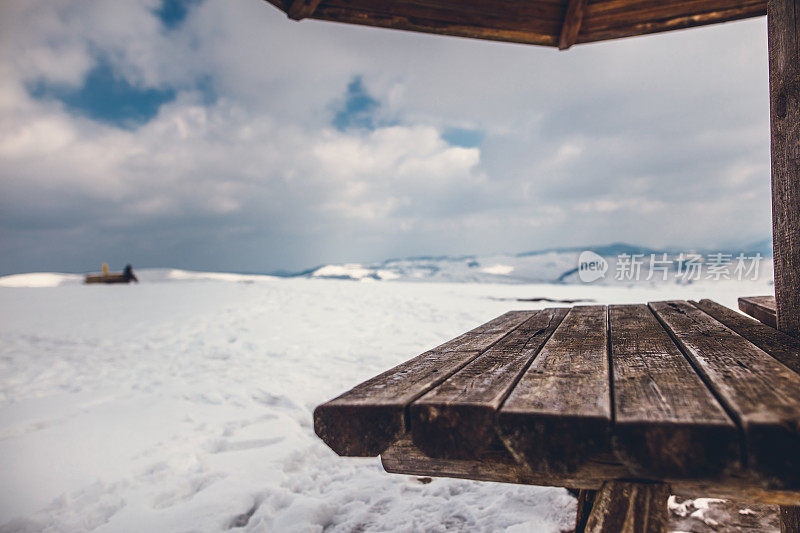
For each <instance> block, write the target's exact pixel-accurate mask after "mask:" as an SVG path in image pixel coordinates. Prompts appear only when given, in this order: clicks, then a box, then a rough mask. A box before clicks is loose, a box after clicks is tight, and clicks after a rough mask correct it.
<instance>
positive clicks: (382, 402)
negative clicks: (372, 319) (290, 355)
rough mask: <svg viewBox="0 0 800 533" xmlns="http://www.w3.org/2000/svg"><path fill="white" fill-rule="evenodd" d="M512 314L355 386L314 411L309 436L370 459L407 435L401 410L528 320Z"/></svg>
mask: <svg viewBox="0 0 800 533" xmlns="http://www.w3.org/2000/svg"><path fill="white" fill-rule="evenodd" d="M533 313H534V312H533V311H511V312H509V313H506V314H504V315H502V316H500V317H498V318H496V319H494V320H492V321H490V322H487V323H486V324H483V325H482V326H479V327H477V328H475V329H474V330H472V331H469V332H467V333H464V334H463V335H460V336H458V337H456V338H455V339H453V340H451V341H448V342H446V343H444V344H442V345H441V346H438V347H437V348H434V349H433V350H430V351H428V352H425V353H423V354H422V355H419V356H417V357H415V358H413V359H411V360H409V361H406V362H405V363H403V364H401V365H398V366H396V367H394V368H392V369H391V370H387V371H386V372H384V373H383V374H380V375H379V376H376V377H374V378H372V379H370V380H367V381H365V382H364V383H361V384H360V385H357V386H356V387H354V388H353V389H351V390H350V391H348V392H345V393H344V394H342V395H341V396H339V397H337V398H334V399H333V400H331V401H329V402H327V403H324V404H322V405H319V406H317V408H316V409H315V410H314V431H315V432H316V434H317V435H318V436H319V437H320V438H321V439H322V440H323V441H325V443H326V444H327V445H328V446H330V447H331V449H333V451H335V452H336V453H338V454H339V455H348V456H361V457H375V456H376V455H378V454H380V453H381V452H382V451H383V450H384V449H385V448H386V447H387V446H389V445H390V444H391V443H392V442H394V441H395V440H397V438H398V437H399V436H400V435H402V434H403V433H404V432H405V430H406V413H405V410H406V406H407V405H408V404H409V403H411V402H412V401H414V400H416V399H417V398H418V397H420V396H422V395H423V394H425V393H426V392H428V391H429V390H430V389H432V388H433V387H435V386H436V385H438V384H439V383H441V382H442V381H444V380H445V379H447V378H448V377H449V376H450V375H451V374H453V373H454V372H456V371H457V370H459V369H460V368H461V367H463V366H464V365H466V364H467V363H469V362H470V361H472V360H473V359H475V358H476V357H477V356H478V355H480V353H481V352H483V351H484V350H486V349H488V348H490V347H491V346H492V345H493V344H494V343H496V342H497V341H499V340H500V339H502V338H503V337H505V336H506V335H507V334H508V333H510V332H511V331H513V330H514V329H516V328H517V327H518V326H519V325H520V324H522V323H523V322H525V321H526V320H528V319H529V318H530V317H531V316H533Z"/></svg>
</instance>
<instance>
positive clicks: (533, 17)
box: [268, 0, 767, 46]
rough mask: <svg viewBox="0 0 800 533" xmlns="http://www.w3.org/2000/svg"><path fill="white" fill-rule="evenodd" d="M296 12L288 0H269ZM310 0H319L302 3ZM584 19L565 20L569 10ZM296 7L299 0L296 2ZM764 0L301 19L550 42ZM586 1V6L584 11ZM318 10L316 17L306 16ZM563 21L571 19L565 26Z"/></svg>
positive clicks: (323, 5) (710, 14) (702, 17)
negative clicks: (580, 21) (579, 21)
mask: <svg viewBox="0 0 800 533" xmlns="http://www.w3.org/2000/svg"><path fill="white" fill-rule="evenodd" d="M268 1H270V2H271V3H272V4H274V5H276V6H278V7H280V8H281V9H283V10H284V11H287V12H288V11H291V7H292V6H291V5H290V6H289V7H288V8H287V6H286V3H285V1H283V0H268ZM300 1H301V2H304V3H305V2H312V1H316V0H300ZM570 2H572V3H573V4H574V6H573V8H572V9H571V10H569V12H570V13H574V14H575V15H579V14H580V13H581V11H582V12H583V17H582V20H583V22H582V23H581V24H576V22H577V21H578V19H579V18H581V17H580V16H575V15H570V17H565V16H564V14H565V12H567V11H568V8H569V7H570ZM292 5H293V4H292ZM766 5H767V3H766V1H765V0H683V1H674V2H663V1H661V0H608V1H592V2H587V1H586V0H568V1H563V0H538V1H530V2H519V1H512V0H497V1H493V2H488V1H486V0H464V1H462V2H459V1H455V0H392V1H385V0H382V1H376V0H323V1H322V2H320V3H319V5H318V6H317V7H316V9H314V10H311V11H309V10H308V9H307V7H305V6H304V4H301V6H303V7H302V8H301V7H297V8H295V12H294V13H292V15H293V16H295V17H296V18H302V17H303V16H310V17H313V18H316V19H320V20H330V21H336V22H345V23H350V24H360V25H367V26H378V27H385V28H394V29H402V30H408V31H419V32H425V33H435V34H443V35H455V36H461V37H472V38H478V39H491V40H498V41H510V42H519V43H526V44H539V45H547V46H559V45H561V46H566V45H567V44H569V43H571V42H572V43H574V42H576V41H577V42H578V43H583V42H593V41H598V40H606V39H617V38H620V37H628V36H634V35H641V34H644V33H654V32H661V31H669V30H675V29H682V28H688V27H692V26H700V25H705V24H713V23H718V22H726V21H729V20H738V19H741V18H747V17H753V16H761V15H764V14H765V13H766ZM581 6H584V9H583V10H581V9H579V8H580V7H581ZM308 13H313V14H308ZM565 19H566V20H567V24H564V22H565Z"/></svg>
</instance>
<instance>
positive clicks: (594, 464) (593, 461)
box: [381, 437, 800, 504]
mask: <svg viewBox="0 0 800 533" xmlns="http://www.w3.org/2000/svg"><path fill="white" fill-rule="evenodd" d="M381 463H382V464H383V467H384V469H385V470H386V471H387V472H391V473H395V474H407V475H412V476H433V477H449V478H457V479H473V480H479V481H493V482H499V483H518V484H524V485H540V486H548V487H570V488H576V489H585V490H598V489H600V487H601V486H602V485H603V482H604V481H607V480H609V479H622V480H635V479H636V476H635V475H634V474H633V473H632V472H631V471H630V470H628V468H627V467H626V466H625V465H623V464H622V463H621V462H619V460H617V458H616V457H615V456H614V455H613V454H612V453H601V454H597V455H595V456H592V457H590V458H589V459H588V460H587V461H584V462H583V464H582V465H581V467H580V468H579V469H577V470H576V471H574V472H573V473H570V474H559V473H554V472H549V473H548V472H543V471H533V470H531V469H530V468H527V467H526V466H524V465H521V464H519V463H517V462H516V461H515V460H514V459H513V457H511V455H510V454H509V453H508V452H507V451H506V450H490V451H488V452H486V454H484V455H483V456H481V457H480V458H479V459H435V458H431V457H428V456H427V455H425V454H424V453H422V451H421V450H420V449H419V448H417V447H416V446H414V443H413V442H411V439H410V437H404V438H402V439H400V440H398V441H397V442H395V443H394V444H392V445H391V446H390V447H389V448H388V449H387V450H385V451H384V452H383V453H382V454H381ZM664 481H667V482H668V483H669V484H670V486H671V488H672V491H673V494H676V495H678V496H683V497H687V498H696V497H698V496H703V497H711V498H725V499H731V500H741V501H752V502H763V503H771V504H797V503H800V491H788V490H783V491H779V490H766V489H765V488H764V487H762V486H761V484H760V483H759V482H758V480H755V479H752V478H749V477H747V476H746V475H744V474H743V473H732V474H731V476H730V477H726V478H724V479H721V480H714V481H704V480H696V479H689V480H680V479H677V480H664Z"/></svg>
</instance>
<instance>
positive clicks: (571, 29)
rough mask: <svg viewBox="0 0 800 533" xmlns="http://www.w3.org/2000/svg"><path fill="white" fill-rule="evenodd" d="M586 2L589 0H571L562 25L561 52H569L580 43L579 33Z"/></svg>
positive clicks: (559, 39)
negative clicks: (569, 49) (574, 45)
mask: <svg viewBox="0 0 800 533" xmlns="http://www.w3.org/2000/svg"><path fill="white" fill-rule="evenodd" d="M586 2H587V0H569V3H568V4H567V13H566V14H565V15H564V23H563V24H562V25H561V36H560V37H559V38H558V49H559V50H567V49H568V48H570V47H571V46H572V45H573V44H575V43H576V42H578V32H580V30H581V23H582V22H583V13H584V11H586Z"/></svg>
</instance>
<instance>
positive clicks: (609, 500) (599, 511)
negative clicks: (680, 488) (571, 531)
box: [586, 480, 669, 533]
mask: <svg viewBox="0 0 800 533" xmlns="http://www.w3.org/2000/svg"><path fill="white" fill-rule="evenodd" d="M668 497H669V486H668V485H666V484H664V483H634V482H630V481H618V480H612V481H608V482H606V483H603V488H601V489H600V491H599V492H598V493H597V496H596V497H595V501H594V505H593V506H592V512H591V514H590V515H589V520H588V521H587V522H586V533H641V532H642V531H647V532H648V533H666V531H667V522H668V518H669V516H668V514H669V513H668V510H667V498H668Z"/></svg>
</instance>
